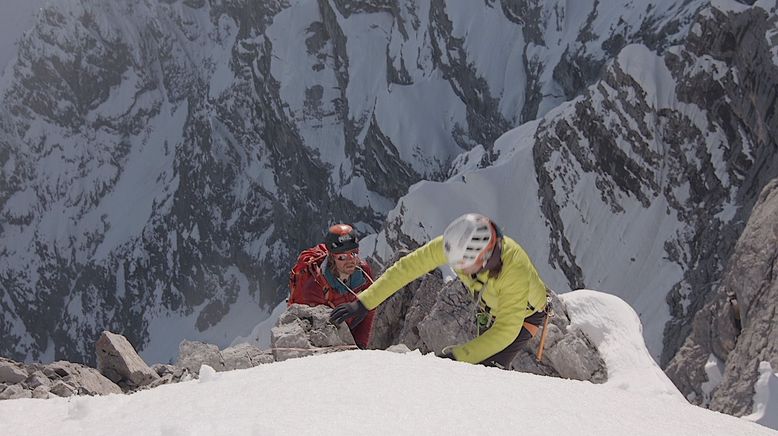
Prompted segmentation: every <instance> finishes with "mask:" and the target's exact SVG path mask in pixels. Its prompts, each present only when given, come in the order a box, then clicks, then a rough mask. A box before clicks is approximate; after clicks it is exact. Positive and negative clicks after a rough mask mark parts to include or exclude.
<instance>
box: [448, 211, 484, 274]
mask: <svg viewBox="0 0 778 436" xmlns="http://www.w3.org/2000/svg"><path fill="white" fill-rule="evenodd" d="M495 244H497V234H496V232H495V230H494V226H493V225H492V221H491V220H490V219H489V218H487V217H485V216H483V215H481V214H477V213H468V214H465V215H462V216H461V217H459V218H457V219H455V220H454V221H452V222H451V224H449V225H448V227H446V230H445V231H444V232H443V249H444V250H445V252H446V258H447V259H448V264H449V265H451V267H452V268H454V269H458V270H463V269H467V268H470V267H472V266H473V265H476V264H480V265H481V267H483V265H485V264H486V261H487V260H488V259H487V258H486V257H487V254H489V253H490V252H491V251H492V249H493V248H494V246H495Z"/></svg>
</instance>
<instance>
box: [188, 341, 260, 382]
mask: <svg viewBox="0 0 778 436" xmlns="http://www.w3.org/2000/svg"><path fill="white" fill-rule="evenodd" d="M273 361H274V358H273V355H272V354H271V353H270V351H268V350H261V349H259V348H257V347H255V346H253V345H249V344H238V345H235V346H232V347H229V348H225V349H224V350H219V347H217V346H216V345H213V344H207V343H204V342H197V341H186V340H184V341H182V342H181V345H179V347H178V360H177V361H176V365H175V366H176V367H177V368H181V369H183V370H186V371H187V372H188V373H190V374H198V373H199V371H200V366H202V365H208V366H210V367H211V368H213V369H214V370H215V371H217V372H221V371H232V370H235V369H245V368H252V367H254V366H257V365H262V364H264V363H271V362H273Z"/></svg>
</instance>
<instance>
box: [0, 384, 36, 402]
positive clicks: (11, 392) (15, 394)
mask: <svg viewBox="0 0 778 436" xmlns="http://www.w3.org/2000/svg"><path fill="white" fill-rule="evenodd" d="M31 397H32V392H31V391H29V390H28V389H25V388H24V387H23V386H21V385H11V386H8V387H6V388H5V389H4V390H3V391H2V392H0V400H16V399H19V398H31Z"/></svg>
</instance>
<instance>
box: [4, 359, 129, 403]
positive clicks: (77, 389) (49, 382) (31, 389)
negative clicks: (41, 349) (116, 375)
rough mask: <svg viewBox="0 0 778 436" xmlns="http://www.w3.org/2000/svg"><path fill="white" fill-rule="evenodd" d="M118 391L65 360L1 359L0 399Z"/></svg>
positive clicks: (100, 377)
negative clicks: (25, 362)
mask: <svg viewBox="0 0 778 436" xmlns="http://www.w3.org/2000/svg"><path fill="white" fill-rule="evenodd" d="M120 393H122V390H121V389H120V388H119V386H117V385H116V384H114V383H113V382H111V380H109V379H107V378H106V377H104V376H103V375H102V374H100V372H99V371H97V370H96V369H94V368H90V367H88V366H85V365H80V364H77V363H71V362H64V361H59V362H54V363H51V364H48V365H42V364H24V363H19V362H14V361H12V360H9V359H5V358H0V400H11V399H17V398H49V397H50V396H52V395H55V396H60V397H69V396H72V395H107V394H120Z"/></svg>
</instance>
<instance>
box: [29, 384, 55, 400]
mask: <svg viewBox="0 0 778 436" xmlns="http://www.w3.org/2000/svg"><path fill="white" fill-rule="evenodd" d="M50 396H51V395H49V388H48V387H47V386H38V387H36V388H35V389H33V390H32V398H37V399H41V400H45V399H47V398H49V397H50Z"/></svg>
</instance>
